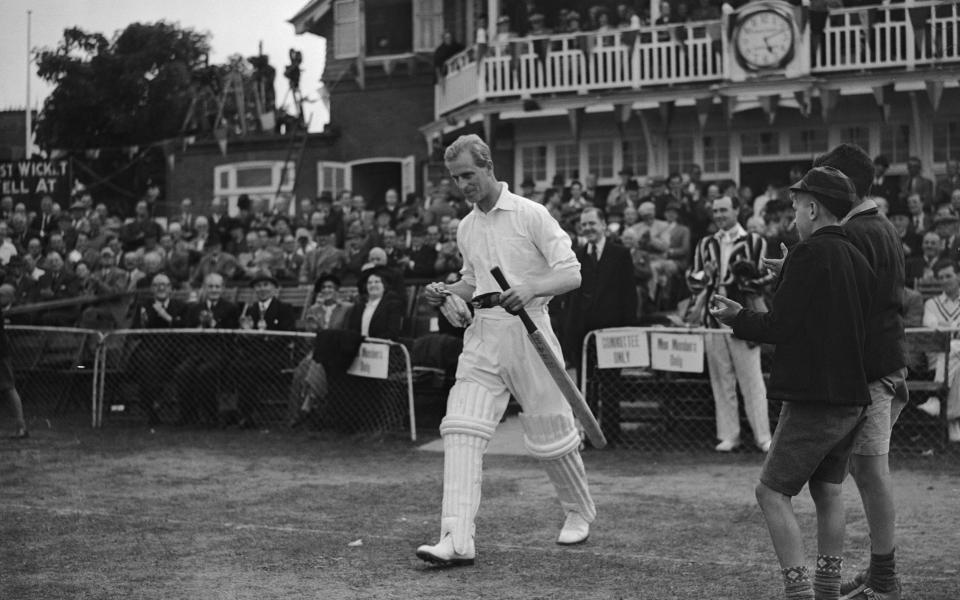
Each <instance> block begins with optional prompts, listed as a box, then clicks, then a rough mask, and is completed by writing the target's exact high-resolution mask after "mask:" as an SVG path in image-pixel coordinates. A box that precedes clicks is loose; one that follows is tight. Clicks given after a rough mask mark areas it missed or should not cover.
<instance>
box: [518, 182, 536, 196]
mask: <svg viewBox="0 0 960 600" xmlns="http://www.w3.org/2000/svg"><path fill="white" fill-rule="evenodd" d="M536 191H537V184H536V183H535V182H534V181H533V179H531V178H530V177H524V179H523V181H521V182H520V195H521V196H523V197H524V198H529V199H531V200H534V194H535V193H536ZM535 201H536V200H535Z"/></svg>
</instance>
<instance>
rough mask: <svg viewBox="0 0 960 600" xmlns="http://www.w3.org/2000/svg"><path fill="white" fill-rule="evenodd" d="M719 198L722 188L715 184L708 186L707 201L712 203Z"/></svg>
mask: <svg viewBox="0 0 960 600" xmlns="http://www.w3.org/2000/svg"><path fill="white" fill-rule="evenodd" d="M719 197H720V186H719V185H717V184H715V183H711V184H710V185H708V186H707V200H709V201H711V202H712V201H713V200H716V199H717V198H719Z"/></svg>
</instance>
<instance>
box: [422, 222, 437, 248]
mask: <svg viewBox="0 0 960 600" xmlns="http://www.w3.org/2000/svg"><path fill="white" fill-rule="evenodd" d="M439 241H440V228H439V227H437V226H436V225H430V226H428V227H427V236H426V238H425V240H424V242H425V243H426V244H427V245H428V246H436V244H437V242H439Z"/></svg>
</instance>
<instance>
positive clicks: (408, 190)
mask: <svg viewBox="0 0 960 600" xmlns="http://www.w3.org/2000/svg"><path fill="white" fill-rule="evenodd" d="M371 163H399V164H400V189H401V194H402V195H401V197H400V201H401V202H402V201H403V199H404V198H406V196H407V194H412V193H413V192H416V191H417V157H415V156H414V155H412V154H410V155H407V156H402V157H396V156H375V157H369V158H360V159H357V160H351V161H347V162H338V161H332V160H321V161H317V194H319V193H320V192H322V191H324V190H325V189H326V187H327V186H326V183H327V182H326V181H325V175H324V173H323V170H324V167H326V168H328V169H330V168H333V169H342V170H343V186H344V187H343V189H344V190H350V191H353V167H356V166H358V165H365V164H371ZM330 191H331V192H333V197H334V199H336V197H337V195H338V194H339V193H340V192H341V191H343V190H330ZM368 200H369V199H368Z"/></svg>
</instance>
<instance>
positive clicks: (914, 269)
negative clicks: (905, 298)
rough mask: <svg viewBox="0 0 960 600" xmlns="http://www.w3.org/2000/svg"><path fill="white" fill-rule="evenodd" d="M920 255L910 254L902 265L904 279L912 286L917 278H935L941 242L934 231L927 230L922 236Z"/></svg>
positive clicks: (941, 247)
mask: <svg viewBox="0 0 960 600" xmlns="http://www.w3.org/2000/svg"><path fill="white" fill-rule="evenodd" d="M921 252H922V254H921V255H920V256H912V257H910V258H908V259H907V261H906V263H905V265H904V279H905V281H906V284H907V285H909V286H912V285H913V284H914V283H915V282H916V281H917V280H918V279H936V278H937V276H936V271H935V268H936V267H937V263H938V262H939V261H940V259H941V258H942V256H941V255H942V253H943V242H942V241H941V240H940V236H939V235H937V232H936V231H928V232H927V233H926V235H924V236H923V246H922V249H921Z"/></svg>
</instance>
